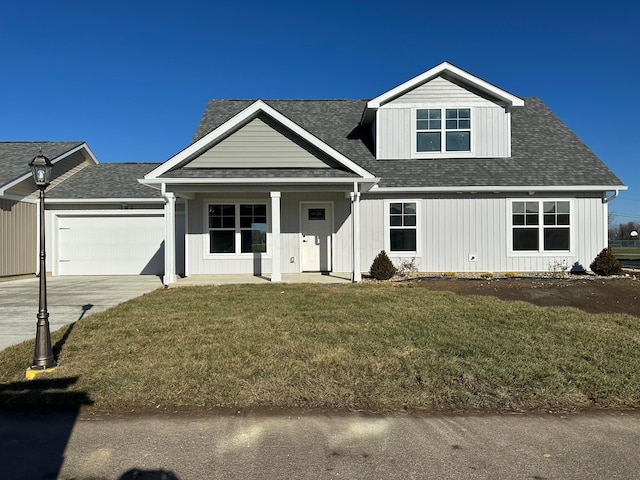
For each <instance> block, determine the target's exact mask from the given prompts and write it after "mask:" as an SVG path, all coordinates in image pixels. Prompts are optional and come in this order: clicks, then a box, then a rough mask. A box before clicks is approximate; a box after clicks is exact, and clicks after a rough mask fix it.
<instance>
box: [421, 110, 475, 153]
mask: <svg viewBox="0 0 640 480" xmlns="http://www.w3.org/2000/svg"><path fill="white" fill-rule="evenodd" d="M470 151H471V109H470V108H419V109H417V110H416V152H418V153H428V152H434V153H445V152H470Z"/></svg>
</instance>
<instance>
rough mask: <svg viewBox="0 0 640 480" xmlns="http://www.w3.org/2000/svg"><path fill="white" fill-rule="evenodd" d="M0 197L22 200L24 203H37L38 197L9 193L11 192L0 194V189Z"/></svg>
mask: <svg viewBox="0 0 640 480" xmlns="http://www.w3.org/2000/svg"><path fill="white" fill-rule="evenodd" d="M0 198H4V199H5V200H13V201H14V202H24V203H38V197H33V198H31V197H21V196H19V195H11V194H6V195H4V194H2V192H1V191H0Z"/></svg>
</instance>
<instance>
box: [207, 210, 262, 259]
mask: <svg viewBox="0 0 640 480" xmlns="http://www.w3.org/2000/svg"><path fill="white" fill-rule="evenodd" d="M203 205H204V208H203V227H204V228H203V242H202V243H203V245H202V248H203V251H204V258H253V256H254V255H256V253H258V254H259V255H262V256H263V257H264V258H269V257H271V243H272V240H271V205H270V202H269V201H268V200H266V199H258V198H256V199H248V200H237V199H235V200H231V199H225V198H222V199H206V200H204V201H203ZM211 205H233V206H234V212H235V217H234V218H235V227H234V239H235V250H236V251H235V252H233V253H232V252H228V253H223V252H217V253H214V252H211V250H210V248H211V246H210V245H211V243H210V242H211V235H210V232H211V231H212V230H230V229H225V228H220V229H213V228H210V227H209V206H211ZM241 205H264V206H265V207H266V216H267V219H266V220H267V222H266V223H267V251H266V252H242V233H241V232H242V231H243V230H248V229H247V228H242V227H241V226H240V206H241Z"/></svg>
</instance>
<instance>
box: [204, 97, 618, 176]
mask: <svg viewBox="0 0 640 480" xmlns="http://www.w3.org/2000/svg"><path fill="white" fill-rule="evenodd" d="M252 103H253V100H212V101H210V102H209V104H208V105H207V108H206V110H205V112H204V114H203V116H202V119H201V121H200V125H199V126H198V129H197V131H196V134H195V136H194V138H193V141H194V142H195V141H197V140H198V139H200V138H202V137H203V136H204V135H206V134H207V133H208V132H210V131H212V130H213V129H215V128H216V127H218V126H220V125H221V124H222V123H224V122H225V121H227V120H229V119H230V118H231V117H232V116H233V115H235V114H237V113H239V112H240V111H241V110H243V109H244V108H246V107H248V106H249V105H251V104H252ZM265 103H267V104H268V105H269V106H271V107H273V108H274V109H276V110H278V111H279V112H280V113H282V114H283V115H285V116H286V117H287V118H289V119H290V120H292V121H293V122H295V123H297V124H298V125H300V126H301V127H302V128H304V129H306V130H307V131H309V132H310V133H312V134H313V135H315V136H316V137H318V138H319V139H320V140H322V141H324V142H325V143H327V144H328V145H330V146H331V147H333V148H335V149H336V150H338V151H339V152H340V153H342V154H343V155H345V156H346V157H347V158H349V159H351V160H352V161H354V162H355V163H357V164H358V165H360V166H361V167H363V168H365V169H366V170H368V171H369V172H371V173H373V174H374V175H375V176H376V177H380V178H381V181H380V183H379V186H381V187H456V186H468V187H473V186H559V187H562V186H585V185H598V186H610V187H619V186H622V185H623V184H622V182H621V181H620V179H619V178H618V177H616V175H615V174H614V173H613V172H612V171H611V170H609V168H607V166H606V165H605V164H604V163H603V162H602V161H601V160H600V159H599V158H598V157H596V156H595V154H594V153H593V152H591V150H589V149H588V148H587V147H586V145H585V144H584V143H583V142H582V141H580V139H578V137H577V136H576V135H575V134H574V133H573V132H571V130H569V128H568V127H567V126H566V125H565V124H564V123H562V122H561V121H560V120H559V119H558V117H556V116H555V115H554V114H553V113H552V112H551V111H550V110H549V109H548V108H547V107H546V106H545V105H544V104H543V103H542V102H541V101H540V100H539V99H537V98H527V99H525V106H524V107H514V108H512V114H511V118H512V152H511V153H512V156H511V157H510V158H482V159H478V158H466V159H460V158H458V159H455V158H453V159H452V158H447V159H437V160H431V159H429V160H427V159H403V160H376V159H375V157H374V155H373V153H372V148H371V145H372V139H371V135H370V130H369V128H363V127H360V120H361V117H362V113H363V111H364V109H365V106H366V103H367V101H366V100H266V101H265ZM245 173H246V174H247V175H248V176H254V175H253V173H251V172H250V171H248V170H247V171H246V172H245Z"/></svg>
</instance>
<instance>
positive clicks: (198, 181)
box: [138, 177, 380, 186]
mask: <svg viewBox="0 0 640 480" xmlns="http://www.w3.org/2000/svg"><path fill="white" fill-rule="evenodd" d="M379 181H380V179H379V178H376V177H368V178H299V177H282V178H274V177H268V178H158V179H155V178H154V179H139V180H138V182H140V183H141V184H143V185H156V186H158V185H161V184H166V185H234V184H240V185H246V184H249V183H250V184H254V185H257V184H269V185H271V184H278V183H283V184H284V183H286V184H313V183H326V184H336V183H344V184H346V185H353V184H354V182H355V183H377V182H379Z"/></svg>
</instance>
